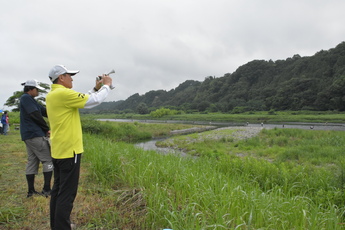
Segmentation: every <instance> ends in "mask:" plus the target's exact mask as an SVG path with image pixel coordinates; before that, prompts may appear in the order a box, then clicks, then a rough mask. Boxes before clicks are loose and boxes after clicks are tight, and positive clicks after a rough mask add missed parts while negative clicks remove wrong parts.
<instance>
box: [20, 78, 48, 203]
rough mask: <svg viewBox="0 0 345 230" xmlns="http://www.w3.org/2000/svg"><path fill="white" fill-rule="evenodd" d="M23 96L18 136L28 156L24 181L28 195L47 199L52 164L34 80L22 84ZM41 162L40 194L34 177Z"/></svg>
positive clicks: (46, 132) (46, 129)
mask: <svg viewBox="0 0 345 230" xmlns="http://www.w3.org/2000/svg"><path fill="white" fill-rule="evenodd" d="M22 85H23V86H24V94H23V95H22V96H21V98H20V103H19V109H20V135H21V138H22V141H24V142H25V145H26V151H27V154H28V162H27V164H26V172H25V173H26V180H27V183H28V195H27V197H31V196H33V195H35V194H37V195H44V196H46V197H48V196H49V195H50V191H51V178H52V174H53V162H52V158H51V154H50V146H49V140H48V138H49V127H48V125H47V123H46V121H45V120H44V118H43V117H47V111H46V108H45V107H43V106H42V105H40V104H39V103H38V102H37V101H36V100H35V97H37V96H38V94H39V93H38V90H39V89H41V90H42V88H41V87H40V86H39V85H38V82H37V81H36V80H28V81H26V82H24V83H22ZM40 162H42V166H43V176H44V185H43V189H42V193H39V192H37V191H36V190H35V175H37V174H38V168H39V164H40Z"/></svg>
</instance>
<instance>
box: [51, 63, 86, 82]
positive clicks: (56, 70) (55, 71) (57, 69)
mask: <svg viewBox="0 0 345 230" xmlns="http://www.w3.org/2000/svg"><path fill="white" fill-rule="evenodd" d="M65 73H68V74H70V75H71V76H73V75H75V74H77V73H79V70H67V69H66V67H65V66H63V65H56V66H54V67H53V68H52V69H51V70H50V71H49V78H50V80H51V81H52V82H54V81H55V80H56V79H57V78H58V77H59V76H60V75H62V74H65Z"/></svg>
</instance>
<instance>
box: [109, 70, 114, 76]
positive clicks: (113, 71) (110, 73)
mask: <svg viewBox="0 0 345 230" xmlns="http://www.w3.org/2000/svg"><path fill="white" fill-rule="evenodd" d="M112 73H115V70H112V71H110V72H109V73H108V74H107V75H109V74H112Z"/></svg>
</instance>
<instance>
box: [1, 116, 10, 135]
mask: <svg viewBox="0 0 345 230" xmlns="http://www.w3.org/2000/svg"><path fill="white" fill-rule="evenodd" d="M1 124H2V134H3V135H7V131H8V128H9V124H10V123H9V117H8V113H7V111H5V112H4V114H2V116H1Z"/></svg>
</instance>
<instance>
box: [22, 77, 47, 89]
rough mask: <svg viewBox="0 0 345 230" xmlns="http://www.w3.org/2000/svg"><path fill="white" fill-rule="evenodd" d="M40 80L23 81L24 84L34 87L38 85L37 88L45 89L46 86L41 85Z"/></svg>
mask: <svg viewBox="0 0 345 230" xmlns="http://www.w3.org/2000/svg"><path fill="white" fill-rule="evenodd" d="M38 83H39V82H38V81H37V80H34V79H33V80H27V81H26V82H24V83H22V85H23V86H24V87H25V86H32V87H36V88H37V89H40V90H44V88H42V87H41V86H39V84H38Z"/></svg>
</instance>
